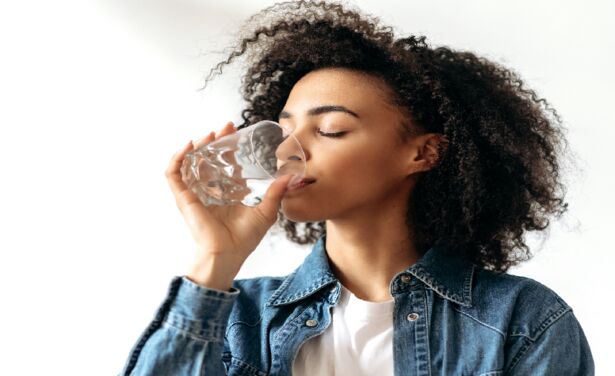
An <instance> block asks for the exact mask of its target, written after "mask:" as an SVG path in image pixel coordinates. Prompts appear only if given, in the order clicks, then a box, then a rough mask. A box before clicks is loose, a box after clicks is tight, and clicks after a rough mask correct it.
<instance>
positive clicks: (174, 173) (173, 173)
mask: <svg viewBox="0 0 615 376" xmlns="http://www.w3.org/2000/svg"><path fill="white" fill-rule="evenodd" d="M233 132H236V129H235V127H234V126H233V122H232V121H229V122H228V123H226V125H225V126H224V127H223V128H222V129H221V130H220V131H219V132H218V133H217V134H216V133H215V132H210V133H209V134H208V135H207V136H205V137H203V138H201V139H200V140H198V141H196V142H193V141H191V142H189V143H188V144H186V145H184V147H183V148H181V149H180V150H178V151H177V152H176V153H175V154H173V157H172V158H171V162H170V163H169V166H168V167H167V169H166V170H165V176H166V177H167V180H168V182H169V185H170V186H171V190H172V191H173V193H174V194H175V195H176V197H177V195H178V194H180V193H182V192H184V191H188V187H187V186H186V184H185V183H184V182H183V180H182V178H181V166H182V163H183V162H184V158H185V156H186V153H188V152H190V151H191V150H193V149H197V148H199V147H201V146H202V145H204V144H207V143H209V142H211V141H213V140H214V139H217V138H219V137H224V136H225V135H227V134H230V133H233ZM214 136H215V138H214Z"/></svg>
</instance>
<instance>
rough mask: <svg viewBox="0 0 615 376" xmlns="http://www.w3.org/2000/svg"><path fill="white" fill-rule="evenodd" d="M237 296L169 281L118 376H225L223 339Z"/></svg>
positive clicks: (180, 279) (187, 282)
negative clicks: (164, 293) (167, 288)
mask: <svg viewBox="0 0 615 376" xmlns="http://www.w3.org/2000/svg"><path fill="white" fill-rule="evenodd" d="M238 295H239V290H238V289H236V288H234V287H231V288H230V289H229V290H228V291H222V290H217V289H213V288H207V287H205V286H201V285H199V284H196V283H194V282H192V281H191V280H190V279H188V278H186V277H185V276H184V277H174V278H173V280H172V281H171V284H170V287H169V292H168V294H167V297H166V299H165V300H164V302H163V303H162V305H161V306H160V308H159V309H158V311H157V312H156V316H155V318H154V320H153V321H152V322H151V323H150V324H149V326H148V327H147V329H146V330H145V331H144V333H143V334H142V335H141V337H140V338H139V340H138V341H137V343H136V344H135V345H134V346H133V348H132V350H131V351H130V355H129V357H128V360H127V361H126V364H125V366H124V369H123V370H122V372H121V374H120V375H121V376H145V375H156V376H171V375H173V376H180V375H181V376H189V375H194V376H197V375H208V376H217V375H225V374H226V371H225V368H224V365H223V363H222V350H223V346H224V334H225V331H226V325H227V320H228V318H229V316H230V313H231V309H232V308H233V304H234V303H235V300H236V299H237V296H238Z"/></svg>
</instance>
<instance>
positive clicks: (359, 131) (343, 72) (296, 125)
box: [278, 68, 420, 222]
mask: <svg viewBox="0 0 615 376" xmlns="http://www.w3.org/2000/svg"><path fill="white" fill-rule="evenodd" d="M386 90H387V86H386V84H385V83H384V82H383V81H380V80H379V79H377V78H375V77H372V76H369V75H366V74H364V73H361V72H356V71H352V70H348V69H343V68H327V69H321V70H317V71H313V72H310V73H308V74H307V75H305V76H304V77H302V78H301V79H300V80H299V81H298V82H297V83H296V84H295V86H294V87H293V89H292V91H291V92H290V95H289V97H288V99H287V101H286V104H285V106H284V109H283V111H282V112H281V113H280V115H279V119H278V121H279V123H280V125H281V126H282V127H283V128H284V129H285V131H286V133H291V134H292V135H293V136H295V137H296V138H297V139H298V140H299V142H300V143H301V145H302V146H303V149H304V152H305V158H306V164H307V172H306V176H307V177H311V178H314V179H316V182H315V183H313V184H310V185H308V186H306V187H304V188H301V189H299V190H295V191H288V192H287V193H286V194H285V196H284V199H283V200H282V212H283V213H284V215H285V216H286V217H287V218H288V219H290V220H293V221H297V222H308V221H310V222H316V221H322V220H335V219H343V218H355V219H357V216H359V217H361V216H369V215H370V213H373V212H374V211H377V210H379V208H381V209H382V207H383V206H382V205H383V204H391V203H392V201H397V202H398V203H399V204H400V205H403V206H404V207H405V206H406V205H407V200H408V194H409V191H410V188H411V185H412V180H413V179H411V178H409V176H410V175H412V174H413V173H414V172H417V170H418V169H419V168H418V167H417V166H418V165H415V164H413V163H412V159H414V156H415V155H416V153H417V152H418V150H417V147H418V144H419V143H420V142H419V141H420V138H417V139H416V140H410V141H409V142H408V143H407V144H406V145H402V144H401V143H400V139H399V136H398V129H399V127H400V124H401V122H402V120H403V115H402V114H401V112H400V110H399V109H398V108H397V107H394V106H392V105H390V104H389V103H388V102H387V97H386V96H387V95H388V94H387V92H386ZM324 106H335V107H333V108H327V107H324ZM319 108H320V110H319ZM320 132H322V133H340V137H328V136H326V135H323V134H321V133H320ZM289 142H290V141H289ZM413 143H414V144H415V145H413Z"/></svg>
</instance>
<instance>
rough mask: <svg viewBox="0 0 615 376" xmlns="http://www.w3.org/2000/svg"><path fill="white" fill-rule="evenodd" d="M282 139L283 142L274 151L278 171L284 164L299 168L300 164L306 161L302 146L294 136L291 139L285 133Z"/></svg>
mask: <svg viewBox="0 0 615 376" xmlns="http://www.w3.org/2000/svg"><path fill="white" fill-rule="evenodd" d="M284 137H285V138H284V140H283V141H282V143H280V145H279V146H278V148H277V149H276V151H275V156H276V159H277V167H278V169H280V168H281V167H282V166H284V165H286V164H289V166H291V165H294V167H295V168H296V167H300V166H301V164H300V163H301V162H302V161H305V160H306V151H305V149H304V148H303V145H301V143H300V142H299V140H297V139H296V138H295V137H294V136H293V137H291V136H290V135H289V133H285V134H284ZM289 166H287V167H289ZM301 168H303V166H301Z"/></svg>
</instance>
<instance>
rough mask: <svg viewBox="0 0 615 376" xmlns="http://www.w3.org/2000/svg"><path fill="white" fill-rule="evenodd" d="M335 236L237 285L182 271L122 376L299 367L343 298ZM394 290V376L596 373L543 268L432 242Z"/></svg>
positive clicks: (273, 371) (210, 375) (278, 371)
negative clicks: (481, 257) (516, 271)
mask: <svg viewBox="0 0 615 376" xmlns="http://www.w3.org/2000/svg"><path fill="white" fill-rule="evenodd" d="M325 237H326V235H323V236H322V237H320V239H319V240H318V241H317V242H316V243H315V245H314V246H313V248H312V251H311V253H310V254H308V256H307V257H306V258H305V260H304V261H303V263H302V264H301V265H300V266H299V267H298V268H297V269H296V270H295V271H294V272H292V273H291V274H289V275H287V276H283V277H256V278H248V279H236V280H234V281H233V287H232V288H231V289H230V290H229V291H221V290H216V289H210V288H206V287H203V286H200V285H197V284H195V283H193V282H191V281H190V280H188V279H186V277H185V276H176V277H174V278H173V279H172V281H171V284H170V287H169V290H168V294H167V296H166V299H165V300H164V302H163V303H162V304H161V306H160V308H159V309H158V311H157V312H156V315H155V317H154V319H153V321H152V322H151V323H150V324H149V326H148V327H147V328H146V329H145V331H144V332H143V333H142V334H141V336H140V338H139V339H138V341H137V342H136V343H135V345H134V346H133V348H132V350H131V352H130V355H129V357H128V360H127V361H126V363H125V365H124V369H123V370H122V373H121V375H134V376H136V375H157V376H165V375H186V376H188V375H194V376H196V375H207V376H214V375H225V374H228V375H290V374H291V370H292V364H293V361H294V359H295V356H296V354H297V352H298V350H299V347H300V346H301V345H302V344H303V343H304V342H305V341H307V340H308V339H310V338H312V337H314V336H317V335H319V334H321V333H323V331H324V330H325V329H326V328H327V327H328V326H329V325H330V324H331V309H332V308H333V307H334V306H335V305H336V304H337V302H338V300H339V298H340V282H339V280H338V279H337V278H336V277H335V276H334V275H333V273H332V271H331V268H330V266H329V262H328V256H327V253H326V250H325ZM389 289H390V292H391V295H392V296H393V298H394V301H395V305H394V311H393V315H394V317H393V325H394V331H393V359H392V360H391V361H393V362H394V369H395V375H483V376H487V375H489V376H494V375H558V376H563V375H593V374H594V362H593V358H592V355H591V351H590V348H589V345H588V343H587V340H586V338H585V335H584V333H583V330H582V329H581V326H580V325H579V322H578V321H577V319H576V317H575V316H574V314H573V311H572V309H571V308H570V307H569V306H568V305H567V304H566V303H565V302H564V301H563V300H562V299H561V298H560V297H559V296H558V295H557V294H556V293H555V292H553V291H552V290H550V289H549V288H547V287H545V286H544V285H542V284H540V283H538V282H536V281H534V280H532V279H529V278H524V277H519V276H513V275H509V274H504V273H495V272H492V271H487V270H484V269H481V268H478V267H477V266H476V265H474V264H472V263H470V262H467V261H465V260H464V259H462V258H460V257H454V256H451V254H450V253H446V254H445V253H444V252H443V250H442V249H441V248H432V249H430V250H429V251H428V252H427V253H426V254H424V255H423V256H422V257H421V258H420V260H419V261H418V262H417V263H415V264H414V265H412V266H410V267H409V268H407V269H406V270H404V271H402V272H400V273H398V274H397V275H395V277H394V278H393V279H392V280H391V283H390V286H389Z"/></svg>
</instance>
